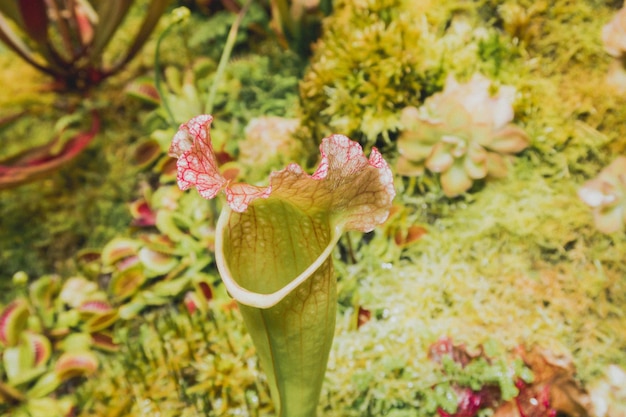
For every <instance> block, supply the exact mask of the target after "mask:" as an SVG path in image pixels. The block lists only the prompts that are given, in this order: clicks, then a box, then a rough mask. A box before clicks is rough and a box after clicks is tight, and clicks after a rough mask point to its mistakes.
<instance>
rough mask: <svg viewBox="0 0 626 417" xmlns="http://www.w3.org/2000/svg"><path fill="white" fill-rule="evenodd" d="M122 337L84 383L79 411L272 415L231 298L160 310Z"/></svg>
mask: <svg viewBox="0 0 626 417" xmlns="http://www.w3.org/2000/svg"><path fill="white" fill-rule="evenodd" d="M116 339H117V340H118V341H119V342H120V344H121V350H120V352H119V354H118V355H116V357H115V360H113V361H108V362H106V363H103V366H102V371H101V374H100V378H97V379H95V378H94V379H90V380H89V381H87V383H86V384H84V385H83V386H82V387H81V388H80V390H79V391H78V396H79V398H81V399H82V400H83V401H82V404H84V407H83V408H82V410H81V414H80V415H83V416H95V417H114V416H141V415H151V414H155V413H160V415H164V416H172V417H174V416H184V417H187V416H189V417H191V416H217V415H226V414H235V413H236V414H239V415H243V416H245V415H248V416H269V415H271V414H270V413H271V410H272V408H271V403H270V398H269V391H268V388H267V385H266V384H265V382H264V381H263V380H261V381H260V382H259V380H258V377H259V370H258V365H257V362H256V359H255V355H254V350H253V349H252V343H251V341H250V339H249V337H248V336H247V334H246V333H245V331H244V329H243V322H242V320H241V317H240V316H239V314H238V313H237V311H236V310H234V309H233V308H232V305H229V303H228V302H226V303H225V302H224V301H218V302H212V303H211V307H210V309H209V310H207V311H205V312H203V313H200V312H199V311H197V312H196V313H195V314H192V315H189V314H188V313H186V312H185V311H181V310H179V309H176V308H174V307H172V308H166V309H163V310H159V311H155V312H152V313H149V314H148V315H146V316H145V321H144V322H143V323H141V324H138V325H136V326H135V325H133V326H129V327H126V328H122V329H120V330H119V331H118V332H117V333H116ZM120 391H122V392H124V393H127V394H128V395H120Z"/></svg>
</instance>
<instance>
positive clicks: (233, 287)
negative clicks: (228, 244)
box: [215, 206, 342, 308]
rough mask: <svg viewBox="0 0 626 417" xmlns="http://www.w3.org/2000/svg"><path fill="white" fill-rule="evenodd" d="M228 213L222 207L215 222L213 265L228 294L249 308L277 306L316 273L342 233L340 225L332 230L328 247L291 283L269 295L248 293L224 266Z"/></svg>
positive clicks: (229, 211) (226, 209)
mask: <svg viewBox="0 0 626 417" xmlns="http://www.w3.org/2000/svg"><path fill="white" fill-rule="evenodd" d="M230 213H231V209H230V208H229V207H228V206H224V208H223V209H222V213H221V214H220V217H219V219H218V220H217V226H216V230H215V263H216V264H217V269H218V271H219V272H220V275H221V276H222V281H223V282H224V285H225V286H226V289H227V290H228V293H229V294H230V295H231V296H232V297H233V298H234V299H235V300H237V301H238V302H240V303H241V304H245V305H247V306H250V307H256V308H270V307H272V306H275V305H276V304H278V302H280V301H281V300H282V299H283V298H285V297H286V296H287V295H289V294H290V293H291V292H292V291H293V290H294V289H296V288H297V287H298V286H299V285H300V284H302V283H303V282H304V281H306V280H307V279H308V278H309V277H310V276H311V275H313V273H314V272H315V271H317V270H318V269H319V268H320V266H322V264H323V263H324V262H325V261H326V259H328V257H329V256H330V254H331V253H332V251H333V248H334V247H335V245H336V244H337V242H338V241H339V238H340V237H341V232H342V227H341V225H337V226H336V227H335V228H333V230H332V231H331V236H330V241H329V242H328V246H326V248H325V249H324V250H323V251H322V253H320V255H319V256H318V257H317V259H315V261H313V262H312V263H311V265H309V267H308V268H307V269H305V270H304V271H302V273H301V274H300V275H298V276H297V277H295V278H294V279H293V280H292V281H291V282H289V283H288V284H287V285H285V286H284V287H282V288H281V289H279V290H277V291H275V292H273V293H271V294H260V293H257V292H253V291H248V290H246V289H245V288H243V287H242V286H240V285H239V284H237V282H235V280H234V279H233V277H232V275H231V273H230V269H229V268H228V265H227V264H226V259H225V258H224V230H225V229H226V225H227V223H228V219H229V217H230Z"/></svg>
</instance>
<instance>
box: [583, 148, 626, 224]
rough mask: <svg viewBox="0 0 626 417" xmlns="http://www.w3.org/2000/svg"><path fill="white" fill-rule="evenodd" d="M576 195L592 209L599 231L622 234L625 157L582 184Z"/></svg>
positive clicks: (625, 208)
mask: <svg viewBox="0 0 626 417" xmlns="http://www.w3.org/2000/svg"><path fill="white" fill-rule="evenodd" d="M578 195H579V196H580V198H581V200H583V201H584V202H585V204H587V205H588V206H589V207H590V208H591V209H592V211H593V220H594V222H595V225H596V227H597V228H598V230H599V231H601V232H602V233H613V232H623V231H624V225H625V223H626V157H624V156H618V157H617V158H615V160H614V161H613V162H611V164H609V165H608V166H607V167H605V168H604V169H602V171H600V173H599V174H598V176H597V177H596V178H594V179H591V180H589V181H587V182H586V183H585V184H583V186H582V187H580V188H579V189H578Z"/></svg>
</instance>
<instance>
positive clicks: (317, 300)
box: [170, 115, 395, 417]
mask: <svg viewBox="0 0 626 417" xmlns="http://www.w3.org/2000/svg"><path fill="white" fill-rule="evenodd" d="M212 120H213V118H212V116H209V115H201V116H197V117H195V118H193V119H192V120H190V121H189V122H188V123H186V124H183V125H182V126H181V127H180V129H179V131H178V133H177V134H176V135H175V136H174V139H173V141H172V146H171V148H170V154H171V155H172V156H175V157H177V158H178V162H177V167H178V185H179V187H180V188H181V189H183V190H186V189H188V188H190V187H192V186H195V187H196V188H197V190H198V192H199V193H200V194H201V195H202V196H203V197H204V198H207V199H211V198H214V197H215V196H217V194H218V193H219V192H220V191H223V192H224V194H225V195H226V201H227V203H228V204H227V205H226V206H225V207H224V208H223V210H222V213H221V215H220V217H219V219H218V222H217V227H216V236H215V258H216V264H217V267H218V269H219V271H220V274H221V276H222V280H223V282H224V284H225V287H226V289H227V290H228V292H229V293H230V294H231V296H232V297H233V298H234V299H235V300H236V301H237V303H238V305H239V308H240V311H241V313H242V316H243V318H244V321H245V323H246V327H247V329H248V331H249V332H250V335H251V337H252V340H253V342H254V344H255V347H256V349H257V353H258V356H259V360H260V363H261V367H262V368H263V370H264V371H265V373H266V374H267V378H268V382H269V386H270V391H271V396H272V399H273V401H274V404H275V407H276V410H277V415H278V416H282V417H286V416H289V417H297V416H314V415H315V413H316V408H317V403H318V400H319V395H320V392H321V387H322V383H323V379H324V374H325V372H326V364H327V361H328V355H329V352H330V347H331V344H332V339H333V335H334V329H335V315H336V298H337V295H336V278H335V276H334V273H333V264H332V258H331V257H330V255H331V253H332V251H333V248H334V246H335V244H336V243H337V241H338V240H339V238H340V236H341V234H342V233H343V232H344V231H347V230H355V231H362V232H367V231H371V230H372V229H374V228H375V227H376V226H377V225H379V224H381V223H382V222H384V221H385V220H386V219H387V216H388V215H389V210H390V208H391V201H392V200H393V198H394V196H395V190H394V187H393V176H392V173H391V170H390V169H389V167H388V165H387V163H386V162H385V160H384V159H383V158H382V156H381V154H380V153H379V152H378V150H376V149H375V148H373V149H372V153H371V155H370V157H369V159H367V158H366V157H365V156H364V154H363V150H362V149H361V146H360V145H359V144H357V143H356V142H353V141H351V140H350V139H348V138H347V137H345V136H342V135H332V136H330V137H327V138H326V139H324V140H323V141H322V144H321V146H320V151H321V162H320V164H319V166H318V168H317V170H316V171H315V173H314V174H313V175H308V174H307V173H305V172H304V170H303V169H302V168H301V167H300V166H299V165H297V164H290V165H288V166H287V168H285V169H283V170H281V171H278V172H273V173H272V174H271V175H270V181H269V185H268V186H266V187H259V186H254V185H249V184H244V183H232V182H231V181H230V180H228V179H226V178H225V177H224V176H223V175H222V174H221V173H220V171H219V168H218V163H217V158H216V156H215V152H214V150H213V146H212V144H211V137H210V125H211V122H212Z"/></svg>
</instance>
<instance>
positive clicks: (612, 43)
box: [602, 8, 626, 58]
mask: <svg viewBox="0 0 626 417" xmlns="http://www.w3.org/2000/svg"><path fill="white" fill-rule="evenodd" d="M602 43H603V44H604V50H605V51H606V52H607V53H608V54H609V55H611V56H614V57H615V58H620V57H622V56H623V55H624V52H626V8H621V9H620V10H619V11H618V12H617V13H616V14H615V16H613V19H611V21H610V22H609V23H607V24H606V25H604V26H603V27H602Z"/></svg>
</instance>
